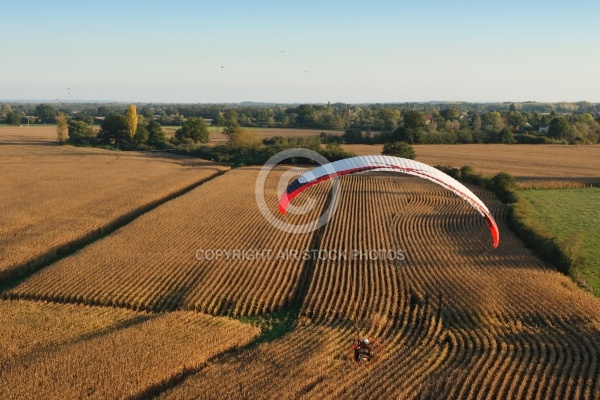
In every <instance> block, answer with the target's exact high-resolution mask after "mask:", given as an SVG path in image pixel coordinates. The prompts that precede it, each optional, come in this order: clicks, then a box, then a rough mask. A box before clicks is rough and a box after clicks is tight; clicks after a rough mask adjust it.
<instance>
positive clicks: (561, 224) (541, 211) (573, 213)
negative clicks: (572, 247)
mask: <svg viewBox="0 0 600 400" xmlns="http://www.w3.org/2000/svg"><path fill="white" fill-rule="evenodd" d="M519 193H521V194H522V195H523V196H524V197H525V198H526V199H527V200H528V201H529V202H530V203H531V204H532V205H533V207H534V208H535V210H536V211H537V212H535V213H534V214H533V215H531V217H532V218H533V219H534V220H535V221H536V222H538V223H540V225H542V226H543V227H544V228H545V230H547V231H548V232H550V233H552V234H553V235H554V236H556V237H557V238H559V239H561V240H564V239H567V238H569V237H572V236H573V235H575V234H577V233H578V232H582V233H583V237H584V244H583V250H584V253H585V256H586V258H587V260H588V263H587V265H586V268H585V269H584V270H583V271H582V273H581V275H582V277H583V278H584V279H585V280H586V281H587V282H588V283H589V284H590V285H591V286H592V287H593V288H594V289H595V291H596V293H600V228H599V226H600V188H597V187H594V188H590V187H588V188H579V189H540V190H535V189H533V190H521V191H519Z"/></svg>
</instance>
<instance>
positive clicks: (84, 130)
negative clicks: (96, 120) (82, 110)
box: [68, 120, 95, 146]
mask: <svg viewBox="0 0 600 400" xmlns="http://www.w3.org/2000/svg"><path fill="white" fill-rule="evenodd" d="M68 132H69V139H68V142H69V143H71V144H74V145H80V146H81V145H84V146H89V145H91V144H93V143H94V140H95V137H94V129H93V128H92V127H91V126H89V125H88V124H86V123H85V122H83V121H74V120H71V121H69V123H68Z"/></svg>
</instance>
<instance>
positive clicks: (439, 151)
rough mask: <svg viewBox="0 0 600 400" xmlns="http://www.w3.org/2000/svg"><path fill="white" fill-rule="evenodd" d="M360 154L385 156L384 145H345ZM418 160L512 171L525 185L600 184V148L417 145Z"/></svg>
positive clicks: (486, 170)
mask: <svg viewBox="0 0 600 400" xmlns="http://www.w3.org/2000/svg"><path fill="white" fill-rule="evenodd" d="M343 147H344V149H345V150H348V151H353V152H354V153H356V154H357V155H368V154H381V150H382V147H383V146H381V145H372V146H371V145H343ZM414 149H415V152H416V154H417V160H418V161H420V162H424V163H426V164H429V165H450V166H452V167H455V168H460V167H462V166H465V165H470V166H471V167H473V169H474V170H475V171H476V172H478V173H482V174H487V175H494V174H496V173H498V172H508V173H509V174H511V175H514V176H515V177H516V178H517V179H518V181H520V182H522V183H523V185H525V186H527V185H529V186H536V185H538V184H540V181H550V182H552V185H555V186H558V185H560V183H561V182H562V183H563V184H565V185H567V184H568V183H569V182H584V183H588V184H589V183H598V182H600V161H598V160H600V145H588V146H567V145H526V144H521V145H518V144H511V145H507V144H465V145H424V144H422V145H415V146H414Z"/></svg>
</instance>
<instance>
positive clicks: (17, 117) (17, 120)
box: [6, 110, 24, 126]
mask: <svg viewBox="0 0 600 400" xmlns="http://www.w3.org/2000/svg"><path fill="white" fill-rule="evenodd" d="M23 117H24V115H23V113H22V112H21V111H14V110H13V111H11V112H9V113H8V114H6V123H7V124H8V125H12V126H19V125H21V120H22V119H23Z"/></svg>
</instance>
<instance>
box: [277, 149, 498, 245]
mask: <svg viewBox="0 0 600 400" xmlns="http://www.w3.org/2000/svg"><path fill="white" fill-rule="evenodd" d="M366 171H391V172H401V173H404V174H408V175H414V176H418V177H420V178H424V179H427V180H430V181H432V182H433V183H436V184H438V185H440V186H442V187H444V188H446V189H448V190H450V191H452V192H453V193H455V194H456V195H458V196H459V197H461V198H463V199H464V200H465V201H466V202H467V203H469V204H470V205H471V206H472V207H473V208H475V209H476V210H477V211H479V213H480V214H481V215H482V216H483V217H484V218H485V219H486V221H487V224H488V226H489V227H490V231H491V233H492V239H493V242H494V248H496V247H498V243H499V242H500V233H499V231H498V225H496V221H495V220H494V217H493V216H492V214H491V213H490V211H489V210H488V208H487V207H486V205H485V204H484V203H483V202H482V201H481V200H480V199H479V197H477V196H476V195H475V194H474V193H473V192H472V191H470V190H469V189H467V187H465V186H464V185H463V184H462V183H460V182H458V181H457V180H456V179H454V178H452V177H451V176H448V175H446V174H444V173H443V172H441V171H439V170H437V169H435V168H433V167H431V166H429V165H427V164H423V163H420V162H418V161H414V160H409V159H406V158H399V157H392V156H378V155H374V156H359V157H352V158H346V159H343V160H339V161H335V162H332V163H329V164H325V165H322V166H320V167H318V168H315V169H313V170H311V171H308V172H306V173H305V174H303V175H301V176H300V177H298V179H296V180H295V181H293V182H292V183H290V185H289V186H288V187H287V189H286V191H285V192H283V194H282V195H281V197H280V198H279V211H280V212H281V213H282V214H285V212H286V209H287V207H288V205H289V203H290V202H291V201H292V199H294V197H296V196H297V195H299V194H300V193H302V192H303V191H304V190H306V189H308V188H309V187H311V186H313V185H316V184H317V183H319V182H323V181H326V180H328V179H332V178H335V177H338V176H343V175H350V174H356V173H360V172H366Z"/></svg>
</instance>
